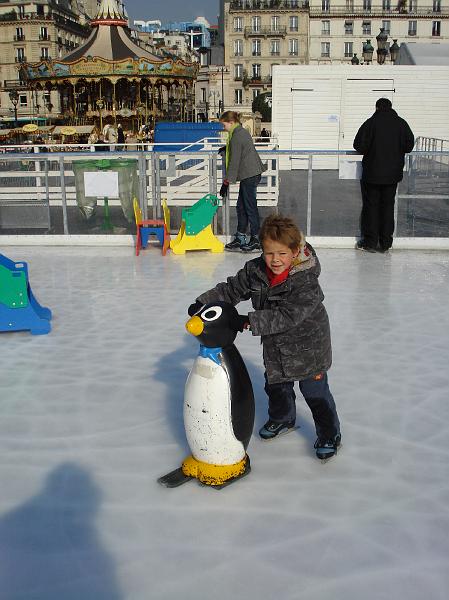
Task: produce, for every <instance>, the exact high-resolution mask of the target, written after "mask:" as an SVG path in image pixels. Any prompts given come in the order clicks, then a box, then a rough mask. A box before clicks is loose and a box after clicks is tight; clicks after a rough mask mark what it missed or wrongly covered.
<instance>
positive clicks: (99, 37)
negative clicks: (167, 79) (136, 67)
mask: <svg viewBox="0 0 449 600" xmlns="http://www.w3.org/2000/svg"><path fill="white" fill-rule="evenodd" d="M91 25H92V27H93V30H92V33H91V34H90V36H89V38H88V39H87V40H86V42H85V43H84V44H83V45H82V46H80V47H79V48H76V50H74V51H73V52H70V53H69V54H67V55H66V56H64V58H62V59H61V60H60V61H59V62H61V63H67V62H69V63H71V62H74V61H77V60H80V59H81V58H84V57H88V56H89V57H94V56H96V57H100V58H103V59H107V60H112V61H121V60H126V59H139V58H146V59H149V60H151V61H152V62H162V61H163V60H164V59H163V58H161V57H160V56H157V55H156V54H152V53H151V52H148V51H147V50H144V49H143V48H141V47H140V46H138V45H137V44H136V43H135V42H134V41H133V39H132V38H131V35H130V31H129V29H128V26H127V25H128V21H127V18H126V17H125V15H124V13H123V12H122V11H121V9H120V8H119V5H118V3H117V1H116V0H102V2H101V4H100V6H99V8H98V12H97V14H96V16H95V18H94V20H93V21H91Z"/></svg>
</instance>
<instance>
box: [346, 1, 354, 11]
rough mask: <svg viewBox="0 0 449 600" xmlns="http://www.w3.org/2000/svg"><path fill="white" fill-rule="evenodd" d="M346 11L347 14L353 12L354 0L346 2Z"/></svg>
mask: <svg viewBox="0 0 449 600" xmlns="http://www.w3.org/2000/svg"><path fill="white" fill-rule="evenodd" d="M346 10H347V11H349V12H353V11H354V0H346Z"/></svg>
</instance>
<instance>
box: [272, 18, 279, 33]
mask: <svg viewBox="0 0 449 600" xmlns="http://www.w3.org/2000/svg"><path fill="white" fill-rule="evenodd" d="M271 31H279V17H271Z"/></svg>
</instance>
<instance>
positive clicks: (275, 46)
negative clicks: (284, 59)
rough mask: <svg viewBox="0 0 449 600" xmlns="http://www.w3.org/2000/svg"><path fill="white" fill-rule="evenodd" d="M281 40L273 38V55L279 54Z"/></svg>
mask: <svg viewBox="0 0 449 600" xmlns="http://www.w3.org/2000/svg"><path fill="white" fill-rule="evenodd" d="M280 47H281V42H280V40H271V56H279V54H280Z"/></svg>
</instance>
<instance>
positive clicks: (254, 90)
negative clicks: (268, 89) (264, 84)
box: [253, 88, 260, 101]
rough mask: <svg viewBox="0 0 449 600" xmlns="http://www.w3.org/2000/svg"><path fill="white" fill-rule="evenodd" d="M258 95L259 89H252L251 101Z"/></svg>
mask: <svg viewBox="0 0 449 600" xmlns="http://www.w3.org/2000/svg"><path fill="white" fill-rule="evenodd" d="M259 94H260V88H254V89H253V101H254V100H255V99H256V98H257V96H258V95H259Z"/></svg>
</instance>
